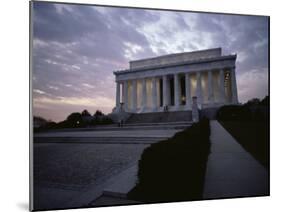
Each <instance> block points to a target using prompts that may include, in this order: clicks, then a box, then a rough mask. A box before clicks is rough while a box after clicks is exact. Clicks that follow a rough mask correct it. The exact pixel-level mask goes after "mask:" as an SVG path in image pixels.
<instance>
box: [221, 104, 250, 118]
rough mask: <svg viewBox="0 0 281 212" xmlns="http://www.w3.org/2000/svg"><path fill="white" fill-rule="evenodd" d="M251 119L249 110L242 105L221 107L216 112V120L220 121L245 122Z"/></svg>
mask: <svg viewBox="0 0 281 212" xmlns="http://www.w3.org/2000/svg"><path fill="white" fill-rule="evenodd" d="M251 117H252V114H251V111H250V109H249V108H248V107H247V106H243V105H227V106H222V107H221V108H220V109H219V110H218V112H217V119H218V120H222V121H247V120H251Z"/></svg>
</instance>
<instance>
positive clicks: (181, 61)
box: [114, 48, 238, 113]
mask: <svg viewBox="0 0 281 212" xmlns="http://www.w3.org/2000/svg"><path fill="white" fill-rule="evenodd" d="M235 62H236V55H222V51H221V48H216V49H207V50H202V51H195V52H185V53H179V54H170V55H164V56H160V57H155V58H148V59H143V60H136V61H130V68H129V69H127V70H119V71H116V72H114V74H115V78H116V107H115V108H114V112H119V111H125V112H129V113H147V112H162V111H186V110H191V107H192V99H193V97H197V104H198V107H199V109H204V108H213V107H219V106H222V105H227V104H237V103H238V96H237V85H236V76H235Z"/></svg>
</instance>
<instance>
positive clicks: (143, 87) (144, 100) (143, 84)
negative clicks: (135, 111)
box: [141, 78, 147, 111]
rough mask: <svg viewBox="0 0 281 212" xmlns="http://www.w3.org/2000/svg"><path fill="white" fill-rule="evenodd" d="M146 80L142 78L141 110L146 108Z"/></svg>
mask: <svg viewBox="0 0 281 212" xmlns="http://www.w3.org/2000/svg"><path fill="white" fill-rule="evenodd" d="M146 93H147V92H146V80H145V78H143V79H142V103H141V105H142V111H144V110H145V109H146Z"/></svg>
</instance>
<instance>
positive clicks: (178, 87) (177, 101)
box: [174, 74, 180, 107]
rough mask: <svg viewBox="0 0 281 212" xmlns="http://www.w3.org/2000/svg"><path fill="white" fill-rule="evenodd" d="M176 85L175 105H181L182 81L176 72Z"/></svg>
mask: <svg viewBox="0 0 281 212" xmlns="http://www.w3.org/2000/svg"><path fill="white" fill-rule="evenodd" d="M174 87H175V88H174V90H175V93H174V98H175V107H178V106H179V105H180V83H179V75H178V74H174Z"/></svg>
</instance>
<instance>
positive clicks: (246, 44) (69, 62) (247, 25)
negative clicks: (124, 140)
mask: <svg viewBox="0 0 281 212" xmlns="http://www.w3.org/2000/svg"><path fill="white" fill-rule="evenodd" d="M33 3H34V17H33V29H34V32H33V79H32V80H33V111H34V115H39V116H42V117H44V118H46V119H51V120H53V121H61V120H64V119H65V118H66V117H67V115H69V114H70V113H72V112H81V111H82V110H83V109H87V110H88V111H89V112H90V113H94V112H95V111H96V110H97V109H100V110H102V111H103V112H104V113H109V112H111V110H112V108H113V107H114V105H115V82H114V75H113V71H115V70H119V69H126V68H128V65H129V64H128V62H129V61H130V60H135V59H141V58H147V57H153V56H159V55H164V54H169V53H178V52H185V51H194V50H201V49H207V48H216V47H222V50H223V54H235V53H236V54H237V62H236V73H237V87H238V97H239V101H240V102H245V101H247V100H249V99H251V98H254V97H257V98H263V97H264V96H265V95H267V94H268V43H269V41H268V28H269V26H268V19H267V18H266V17H256V16H238V15H237V16H236V15H218V14H206V13H191V12H170V11H159V10H143V9H128V8H112V7H97V6H85V5H70V4H52V3H43V2H33Z"/></svg>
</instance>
